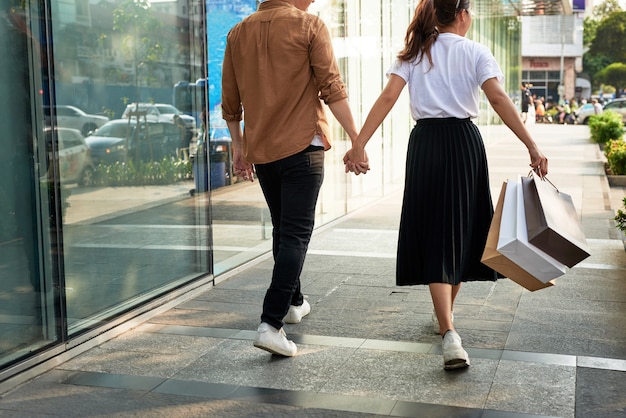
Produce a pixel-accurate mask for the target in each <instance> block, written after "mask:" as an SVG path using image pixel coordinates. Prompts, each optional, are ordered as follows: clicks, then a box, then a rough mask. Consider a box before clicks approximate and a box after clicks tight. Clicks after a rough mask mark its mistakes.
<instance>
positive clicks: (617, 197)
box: [0, 125, 626, 418]
mask: <svg viewBox="0 0 626 418" xmlns="http://www.w3.org/2000/svg"><path fill="white" fill-rule="evenodd" d="M489 129H490V132H489V135H488V137H489V138H490V139H489V140H488V141H487V152H488V156H489V162H490V175H491V182H492V193H493V196H494V199H495V198H497V195H498V193H499V190H500V186H501V184H502V182H503V181H504V180H505V179H506V178H514V177H515V176H516V175H517V174H523V175H525V174H527V170H528V156H527V153H526V152H525V150H524V148H523V147H522V145H521V144H520V143H519V141H517V140H516V139H515V138H514V137H513V135H512V134H511V133H510V132H508V131H507V130H506V129H505V128H502V127H492V128H489ZM530 129H531V130H532V132H533V133H534V135H535V138H536V140H537V142H538V143H539V144H540V146H541V148H542V150H543V152H544V153H545V154H546V155H547V156H548V157H549V159H550V175H549V178H550V180H551V181H552V182H553V183H554V184H556V185H557V186H558V187H559V188H560V189H561V190H562V191H564V192H566V193H567V194H570V195H571V196H572V197H573V199H574V203H575V205H576V207H577V209H578V210H579V211H580V213H581V215H582V223H583V227H584V230H585V233H586V236H587V239H588V243H589V247H590V249H591V253H592V255H591V257H589V258H588V259H586V260H585V261H584V262H583V263H581V264H579V265H578V266H576V267H574V268H573V269H571V270H570V271H569V272H568V273H567V274H566V275H565V276H562V277H560V278H558V279H557V280H556V286H554V287H552V288H549V289H544V290H540V291H537V292H529V291H526V290H525V289H523V288H521V287H519V286H518V285H516V284H515V283H513V282H512V281H510V280H508V279H502V280H499V281H498V282H496V283H469V284H466V285H465V286H464V288H463V289H462V290H461V292H460V295H459V297H458V300H457V306H456V309H455V323H456V326H457V329H458V331H459V333H460V335H461V336H462V337H463V342H464V346H465V348H466V349H467V351H468V352H469V355H470V357H471V359H472V366H471V367H470V368H469V369H466V370H461V371H453V372H449V371H448V372H446V371H444V370H443V368H442V360H441V338H440V337H439V336H437V335H435V334H434V333H433V332H432V323H431V319H430V317H431V312H432V304H431V302H430V297H429V295H428V291H427V289H426V288H424V287H420V286H414V287H396V286H395V285H394V268H395V248H396V239H397V227H398V222H399V209H400V205H401V193H393V194H391V195H389V196H387V197H385V198H383V199H381V200H379V201H377V202H375V203H374V204H372V205H369V206H367V207H364V208H363V209H360V210H359V211H356V212H354V213H351V214H350V215H348V216H345V217H343V218H341V219H339V220H338V221H335V222H333V223H331V224H330V225H326V226H324V227H321V228H319V229H318V230H316V233H315V234H314V237H313V240H312V242H311V246H310V251H309V255H308V257H307V261H306V263H305V267H304V271H303V275H302V282H303V291H304V293H305V294H307V295H308V300H309V302H310V303H311V305H312V311H311V314H310V315H309V316H307V317H306V318H305V319H304V320H303V321H302V323H300V324H296V325H286V327H285V330H286V332H287V334H288V336H289V337H290V338H291V339H293V340H294V341H295V342H296V343H297V344H298V347H299V353H298V355H297V356H296V357H294V358H279V357H275V356H271V355H269V354H268V353H266V352H264V351H261V350H258V349H256V348H254V347H253V346H252V339H253V338H254V335H255V333H254V330H255V329H256V327H257V325H258V321H259V315H260V307H261V303H262V299H263V295H264V292H265V289H266V287H267V285H268V283H269V277H270V274H271V268H272V262H271V260H270V258H269V257H268V256H264V257H261V258H260V259H259V260H257V262H255V263H250V264H249V265H248V266H246V268H242V269H237V270H236V271H234V272H233V273H230V274H225V275H223V276H222V277H218V280H217V281H218V284H217V285H216V286H215V287H214V288H212V289H210V290H207V291H206V292H204V293H202V294H200V295H199V296H197V297H194V298H193V299H191V300H188V301H185V302H183V303H180V304H179V305H177V306H175V307H173V308H172V309H169V310H167V311H165V312H161V313H159V314H158V315H155V316H153V317H152V318H150V319H149V320H147V322H145V323H143V324H141V325H139V326H137V327H136V328H134V329H132V330H129V331H127V332H125V333H124V334H122V335H121V336H119V337H117V338H115V339H113V340H110V341H108V342H105V343H103V344H101V345H99V346H97V347H95V348H93V349H91V350H89V351H87V352H85V353H83V354H81V355H79V356H77V357H75V358H73V359H70V360H69V361H67V362H65V363H62V364H59V365H58V366H57V367H56V368H55V369H54V370H52V371H50V372H48V373H45V374H43V375H41V376H40V377H38V378H36V379H34V380H32V381H31V382H29V383H26V384H24V385H21V386H20V387H18V388H16V389H14V390H13V391H11V392H9V393H7V394H5V395H4V397H3V398H1V399H0V416H2V417H4V416H7V417H40V416H63V417H70V416H76V417H97V416H102V417H104V416H107V417H109V416H120V417H122V416H123V417H126V416H137V417H161V416H176V417H282V416H284V417H366V416H403V417H407V416H411V417H505V418H506V417H567V418H569V417H581V418H584V417H594V418H599V417H618V416H626V397H625V396H624V393H626V327H624V325H623V317H624V314H625V313H626V280H624V279H626V252H625V251H624V245H623V242H622V240H621V237H620V234H619V233H618V231H617V230H616V229H615V227H614V225H613V222H612V220H611V219H612V217H613V216H614V214H615V210H616V209H617V208H619V207H620V206H621V199H622V198H623V196H624V195H625V190H624V188H618V187H615V188H611V187H610V186H609V184H608V182H607V178H606V176H605V174H604V170H603V156H602V153H601V152H600V151H599V149H598V146H597V145H595V144H591V143H590V142H589V139H588V138H589V133H588V128H587V127H586V126H563V125H531V126H530ZM372 169H374V170H375V169H376V168H375V167H374V168H372Z"/></svg>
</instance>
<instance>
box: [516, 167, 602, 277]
mask: <svg viewBox="0 0 626 418" xmlns="http://www.w3.org/2000/svg"><path fill="white" fill-rule="evenodd" d="M522 191H523V195H524V209H525V211H526V228H527V230H528V242H530V243H531V244H533V245H534V246H535V247H537V248H539V249H541V250H543V251H544V252H545V253H547V254H549V255H551V256H552V257H554V258H555V259H556V260H558V261H560V262H561V263H563V264H565V265H566V266H567V267H573V266H574V265H576V264H578V263H580V262H581V261H582V260H584V259H585V258H587V257H589V255H590V254H589V249H588V247H587V240H586V239H585V234H584V232H583V229H582V225H581V224H580V219H579V217H578V214H577V212H576V208H575V207H574V202H573V201H572V198H571V196H570V195H567V194H565V193H563V192H561V191H559V190H558V189H557V188H556V187H554V185H553V184H552V183H550V181H549V180H547V179H546V178H545V177H544V178H543V179H542V178H539V177H536V176H533V175H532V172H531V174H530V175H529V176H528V177H522Z"/></svg>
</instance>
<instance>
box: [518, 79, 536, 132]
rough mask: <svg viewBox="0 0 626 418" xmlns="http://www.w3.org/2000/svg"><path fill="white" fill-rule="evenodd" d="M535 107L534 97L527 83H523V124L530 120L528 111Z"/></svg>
mask: <svg viewBox="0 0 626 418" xmlns="http://www.w3.org/2000/svg"><path fill="white" fill-rule="evenodd" d="M532 105H533V96H532V93H531V92H530V89H529V88H528V85H527V84H526V83H522V106H521V107H522V108H521V110H522V122H524V123H526V121H527V120H528V109H529V107H530V106H532Z"/></svg>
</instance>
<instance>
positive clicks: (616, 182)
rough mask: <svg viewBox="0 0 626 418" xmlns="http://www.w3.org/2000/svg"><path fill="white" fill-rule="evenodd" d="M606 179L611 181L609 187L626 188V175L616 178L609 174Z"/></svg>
mask: <svg viewBox="0 0 626 418" xmlns="http://www.w3.org/2000/svg"><path fill="white" fill-rule="evenodd" d="M606 178H607V179H608V180H609V186H612V187H626V175H621V176H615V175H612V174H607V175H606Z"/></svg>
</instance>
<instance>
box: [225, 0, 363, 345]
mask: <svg viewBox="0 0 626 418" xmlns="http://www.w3.org/2000/svg"><path fill="white" fill-rule="evenodd" d="M313 1H314V0H266V1H264V2H262V3H261V4H260V5H259V8H258V10H257V11H256V12H254V13H252V14H251V15H250V16H248V17H247V18H246V19H244V20H243V21H242V22H240V23H239V24H237V25H236V26H235V27H234V28H232V29H231V31H230V33H229V34H228V38H227V42H226V52H225V56H224V65H223V78H222V116H223V118H224V119H225V120H226V123H227V125H228V129H229V130H230V134H231V137H232V141H233V142H232V149H233V166H234V171H235V174H237V175H238V176H241V177H243V178H244V179H245V180H249V181H253V179H254V174H255V172H256V175H257V177H258V179H259V183H260V185H261V189H262V190H263V194H264V196H265V200H266V202H267V205H268V206H269V210H270V215H271V218H272V225H273V232H272V240H273V241H272V249H273V255H274V269H273V272H272V281H271V284H270V286H269V289H268V290H267V292H266V294H265V300H264V302H263V312H262V314H261V324H260V325H259V327H258V329H257V334H256V338H255V340H254V345H255V346H256V347H258V348H261V349H263V350H266V351H269V352H270V353H273V354H279V355H282V356H293V355H295V354H296V352H297V347H296V345H295V344H294V342H293V341H291V340H288V339H287V337H286V335H285V331H284V330H283V324H284V323H285V322H287V323H298V322H300V320H301V319H302V317H304V316H305V315H307V314H308V313H309V312H310V310H311V307H310V305H309V303H308V302H307V300H306V299H305V298H304V296H303V295H302V292H301V287H300V272H301V271H302V266H303V264H304V258H305V256H306V252H307V248H308V245H309V241H310V239H311V233H312V232H313V225H314V221H315V206H316V203H317V198H318V194H319V190H320V187H321V185H322V180H323V178H324V151H326V150H328V149H329V148H330V129H329V125H328V121H327V119H326V113H325V110H324V107H323V106H322V101H323V102H325V103H326V104H327V105H328V108H329V109H330V111H331V112H332V113H333V115H334V116H335V118H336V119H337V120H338V121H339V123H340V124H341V126H342V127H343V128H344V129H345V130H346V132H347V134H348V136H349V137H350V139H351V140H354V139H356V136H357V129H356V126H355V124H354V120H353V118H352V113H351V111H350V106H349V104H348V99H347V97H348V95H347V92H346V87H345V85H344V83H343V82H342V80H341V76H340V73H339V67H338V66H337V62H336V60H335V56H334V53H333V46H332V39H331V37H330V33H329V31H328V28H327V27H326V25H325V24H324V22H323V21H322V20H321V19H320V18H319V17H317V16H315V15H313V14H310V13H307V12H306V10H307V9H308V7H309V6H310V5H311V3H313ZM244 111H245V113H244ZM242 119H243V120H244V121H245V128H244V129H245V130H242V127H241V120H242Z"/></svg>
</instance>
